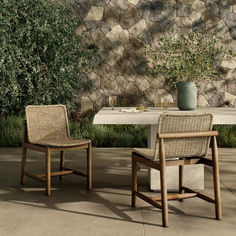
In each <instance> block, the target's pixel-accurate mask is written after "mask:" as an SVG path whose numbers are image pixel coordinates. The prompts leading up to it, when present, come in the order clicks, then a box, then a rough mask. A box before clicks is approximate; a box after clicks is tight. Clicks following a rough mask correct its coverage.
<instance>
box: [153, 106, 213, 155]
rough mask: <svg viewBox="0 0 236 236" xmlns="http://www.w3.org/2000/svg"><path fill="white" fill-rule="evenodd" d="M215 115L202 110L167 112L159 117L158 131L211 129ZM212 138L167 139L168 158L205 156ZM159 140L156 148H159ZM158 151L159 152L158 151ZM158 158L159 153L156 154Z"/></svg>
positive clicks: (166, 150) (172, 131) (166, 151)
mask: <svg viewBox="0 0 236 236" xmlns="http://www.w3.org/2000/svg"><path fill="white" fill-rule="evenodd" d="M212 120H213V115H212V114H210V113H202V112H192V111H190V112H165V113H163V114H162V115H161V116H160V117H159V121H158V127H157V132H158V133H179V132H180V133H181V132H196V131H197V132H199V131H210V130H211V129H212ZM209 142H210V138H183V139H166V140H165V154H166V158H179V157H192V156H200V157H203V156H205V155H206V154H207V149H208V147H209ZM158 148H159V146H158V140H157V143H156V149H158ZM156 153H157V152H156ZM155 158H157V155H155Z"/></svg>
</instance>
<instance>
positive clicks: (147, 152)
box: [133, 148, 179, 162]
mask: <svg viewBox="0 0 236 236" xmlns="http://www.w3.org/2000/svg"><path fill="white" fill-rule="evenodd" d="M133 152H135V153H137V154H138V155H140V156H142V157H145V158H146V159H149V160H150V161H157V162H158V161H159V153H158V149H156V150H155V149H150V148H134V150H133ZM155 152H157V159H156V160H154V159H155ZM178 159H179V158H176V157H172V158H171V157H168V158H166V160H178Z"/></svg>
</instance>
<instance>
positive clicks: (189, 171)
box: [93, 107, 236, 190]
mask: <svg viewBox="0 0 236 236" xmlns="http://www.w3.org/2000/svg"><path fill="white" fill-rule="evenodd" d="M121 109H122V108H121V107H116V108H114V110H112V109H111V108H110V107H104V108H102V109H101V110H100V111H99V112H98V113H97V114H96V115H95V117H94V120H93V124H107V125H108V124H113V125H114V124H126V125H127V124H128V125H134V124H139V125H140V124H141V125H148V126H149V134H148V147H149V148H154V147H155V142H156V133H157V122H158V118H159V116H160V114H161V113H162V112H163V111H165V110H164V109H161V108H149V109H150V110H149V111H145V112H139V113H135V112H121ZM124 109H129V108H128V107H126V108H124ZM167 111H179V109H178V108H168V109H167ZM195 111H203V112H206V111H207V112H211V113H212V114H213V115H214V118H213V124H227V125H229V124H236V109H235V108H197V109H196V110H195ZM179 112H181V111H179ZM184 171H185V173H184V174H185V178H184V181H185V184H186V186H188V185H190V186H191V188H195V189H203V188H204V167H203V165H194V166H191V165H190V166H185V170H184ZM166 172H167V188H168V189H169V190H177V189H178V176H179V175H178V167H176V166H173V167H168V168H167V171H166ZM149 180H150V189H151V190H159V189H160V176H159V171H156V170H154V169H151V170H150V171H149Z"/></svg>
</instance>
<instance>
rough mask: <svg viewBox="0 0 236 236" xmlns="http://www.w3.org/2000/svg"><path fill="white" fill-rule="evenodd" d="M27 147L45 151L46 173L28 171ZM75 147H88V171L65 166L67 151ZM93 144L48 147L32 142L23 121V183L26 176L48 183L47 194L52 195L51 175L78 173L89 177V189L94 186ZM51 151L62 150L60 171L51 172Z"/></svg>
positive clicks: (60, 175)
mask: <svg viewBox="0 0 236 236" xmlns="http://www.w3.org/2000/svg"><path fill="white" fill-rule="evenodd" d="M27 149H32V150H35V151H39V152H43V153H45V174H38V175H35V174H32V173H30V172H27V171H26V154H27ZM75 149H87V173H83V172H80V171H78V170H74V169H71V168H67V167H65V151H67V150H75ZM91 151H92V144H91V143H88V144H83V145H80V146H73V147H48V146H40V145H35V144H31V143H29V142H28V141H27V127H26V121H23V136H22V166H21V184H24V183H25V177H26V176H27V177H30V178H33V179H35V180H38V181H40V182H43V183H46V195H47V196H50V195H51V177H55V176H59V177H60V179H62V176H63V175H69V174H76V175H80V176H83V177H86V178H87V189H88V190H90V189H91V188H92V168H91V167H92V154H91ZM51 152H60V171H58V172H51V155H50V154H51Z"/></svg>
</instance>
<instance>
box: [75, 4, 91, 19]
mask: <svg viewBox="0 0 236 236" xmlns="http://www.w3.org/2000/svg"><path fill="white" fill-rule="evenodd" d="M74 6H75V9H76V11H77V12H78V14H79V15H80V17H81V18H85V17H86V16H87V14H88V12H89V10H90V8H91V5H90V3H89V1H87V0H75V4H74Z"/></svg>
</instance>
